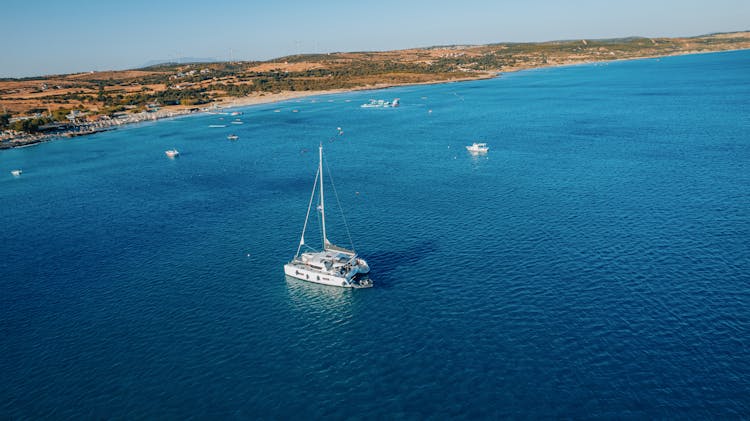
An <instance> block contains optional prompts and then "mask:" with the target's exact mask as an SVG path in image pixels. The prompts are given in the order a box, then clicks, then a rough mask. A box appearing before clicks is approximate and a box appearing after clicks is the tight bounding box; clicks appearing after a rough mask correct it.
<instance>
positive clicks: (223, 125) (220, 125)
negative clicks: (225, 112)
mask: <svg viewBox="0 0 750 421" xmlns="http://www.w3.org/2000/svg"><path fill="white" fill-rule="evenodd" d="M208 127H211V128H214V129H215V128H217V127H227V125H226V124H211V125H209V126H208Z"/></svg>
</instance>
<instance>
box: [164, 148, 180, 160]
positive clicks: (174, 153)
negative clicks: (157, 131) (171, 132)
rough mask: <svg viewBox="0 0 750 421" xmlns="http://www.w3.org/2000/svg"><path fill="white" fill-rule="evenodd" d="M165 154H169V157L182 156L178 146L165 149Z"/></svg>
mask: <svg viewBox="0 0 750 421" xmlns="http://www.w3.org/2000/svg"><path fill="white" fill-rule="evenodd" d="M164 154H165V155H167V157H168V158H176V157H178V156H180V151H178V150H177V148H174V149H169V150H167V151H164Z"/></svg>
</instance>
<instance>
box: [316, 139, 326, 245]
mask: <svg viewBox="0 0 750 421" xmlns="http://www.w3.org/2000/svg"><path fill="white" fill-rule="evenodd" d="M318 156H319V158H320V162H319V163H318V172H319V173H320V215H321V216H320V221H321V226H322V228H323V250H325V249H326V245H327V243H328V238H326V207H325V202H324V201H323V144H322V143H321V144H320V146H319V147H318Z"/></svg>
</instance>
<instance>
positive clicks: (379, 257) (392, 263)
mask: <svg viewBox="0 0 750 421" xmlns="http://www.w3.org/2000/svg"><path fill="white" fill-rule="evenodd" d="M437 249H438V246H437V242H436V241H435V240H424V241H421V242H416V243H414V244H412V245H409V246H407V247H406V248H403V249H401V250H389V251H381V252H378V251H376V252H374V253H367V255H365V256H364V257H366V258H367V262H368V263H369V264H370V267H371V268H372V272H370V277H371V278H372V280H373V284H374V285H375V288H390V287H393V286H395V285H396V284H398V283H399V282H400V281H401V277H400V276H398V274H399V268H401V267H403V266H411V265H414V264H415V263H416V262H418V261H420V260H423V259H425V258H426V257H427V256H429V255H430V254H433V253H434V252H436V251H437Z"/></svg>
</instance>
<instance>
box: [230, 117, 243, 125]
mask: <svg viewBox="0 0 750 421" xmlns="http://www.w3.org/2000/svg"><path fill="white" fill-rule="evenodd" d="M232 124H243V121H242V120H240V119H239V118H238V119H237V120H234V121H233V122H232Z"/></svg>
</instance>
